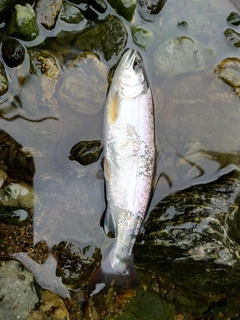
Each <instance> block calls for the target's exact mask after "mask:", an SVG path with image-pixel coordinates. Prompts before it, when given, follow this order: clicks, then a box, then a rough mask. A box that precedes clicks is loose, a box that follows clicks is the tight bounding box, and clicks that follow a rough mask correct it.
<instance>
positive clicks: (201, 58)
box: [154, 37, 214, 78]
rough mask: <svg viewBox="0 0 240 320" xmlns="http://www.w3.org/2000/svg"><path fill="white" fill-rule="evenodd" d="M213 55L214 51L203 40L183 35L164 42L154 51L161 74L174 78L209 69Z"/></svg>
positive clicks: (155, 61)
mask: <svg viewBox="0 0 240 320" xmlns="http://www.w3.org/2000/svg"><path fill="white" fill-rule="evenodd" d="M213 57H214V51H213V50H212V49H210V48H207V47H205V46H204V45H203V44H202V43H201V42H199V41H197V40H193V39H191V38H189V37H181V38H176V39H172V40H168V41H166V42H163V43H162V44H161V45H160V46H159V47H158V48H157V50H156V51H155V53H154V64H155V66H156V69H157V73H158V74H159V75H160V76H165V77H167V78H172V77H174V76H176V75H179V74H184V73H192V72H197V71H202V70H205V69H207V66H208V64H209V62H210V61H211V60H212V58H213Z"/></svg>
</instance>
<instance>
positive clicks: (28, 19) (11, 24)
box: [6, 3, 39, 41]
mask: <svg viewBox="0 0 240 320" xmlns="http://www.w3.org/2000/svg"><path fill="white" fill-rule="evenodd" d="M6 33H7V34H8V35H9V36H12V37H16V38H19V39H22V40H24V41H32V40H34V39H35V38H36V37H37V36H38V35H39V29H38V26H37V23H36V14H35V12H34V10H33V8H32V7H31V6H30V4H28V3H26V5H25V6H21V5H20V4H16V6H15V7H14V11H13V12H12V13H11V16H10V19H9V21H8V23H7V26H6Z"/></svg>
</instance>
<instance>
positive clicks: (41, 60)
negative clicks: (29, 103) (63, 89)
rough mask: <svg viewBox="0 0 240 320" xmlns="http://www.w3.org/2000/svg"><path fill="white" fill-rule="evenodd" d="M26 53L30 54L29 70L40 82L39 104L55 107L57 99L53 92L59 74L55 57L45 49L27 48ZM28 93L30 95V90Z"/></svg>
mask: <svg viewBox="0 0 240 320" xmlns="http://www.w3.org/2000/svg"><path fill="white" fill-rule="evenodd" d="M28 53H29V55H30V71H31V73H34V74H36V75H37V76H38V79H36V82H37V81H38V83H40V87H41V89H42V97H41V102H40V104H41V105H44V106H45V107H48V108H55V107H56V106H57V101H56V99H55V98H54V93H55V89H56V85H57V80H58V77H59V74H60V67H59V65H58V62H57V59H56V58H55V57H54V56H53V54H51V53H50V52H47V51H37V50H29V51H28ZM35 85H36V84H35ZM33 92H34V90H33ZM26 94H27V93H26ZM28 94H29V95H30V94H31V92H29V93H28ZM38 94H39V93H38ZM29 111H31V110H29Z"/></svg>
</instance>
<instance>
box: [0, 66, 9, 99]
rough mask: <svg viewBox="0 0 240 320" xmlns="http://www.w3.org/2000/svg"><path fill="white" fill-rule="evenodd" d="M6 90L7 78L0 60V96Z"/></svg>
mask: <svg viewBox="0 0 240 320" xmlns="http://www.w3.org/2000/svg"><path fill="white" fill-rule="evenodd" d="M7 91H8V79H7V76H6V73H5V69H4V66H3V64H2V63H1V62H0V97H1V96H3V95H4V94H5V93H6V92H7Z"/></svg>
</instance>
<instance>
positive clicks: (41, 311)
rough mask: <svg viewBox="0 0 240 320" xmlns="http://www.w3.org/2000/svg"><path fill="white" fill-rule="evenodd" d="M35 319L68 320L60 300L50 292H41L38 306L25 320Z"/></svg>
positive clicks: (62, 302) (64, 307) (63, 304)
mask: <svg viewBox="0 0 240 320" xmlns="http://www.w3.org/2000/svg"><path fill="white" fill-rule="evenodd" d="M37 319H53V320H69V314H68V311H67V309H66V306H65V303H64V301H63V300H62V298H61V297H59V296H58V295H57V294H56V293H54V292H52V291H48V290H43V291H41V301H40V306H39V307H38V309H37V310H36V311H35V310H34V311H31V313H30V314H29V315H28V317H27V320H37Z"/></svg>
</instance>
